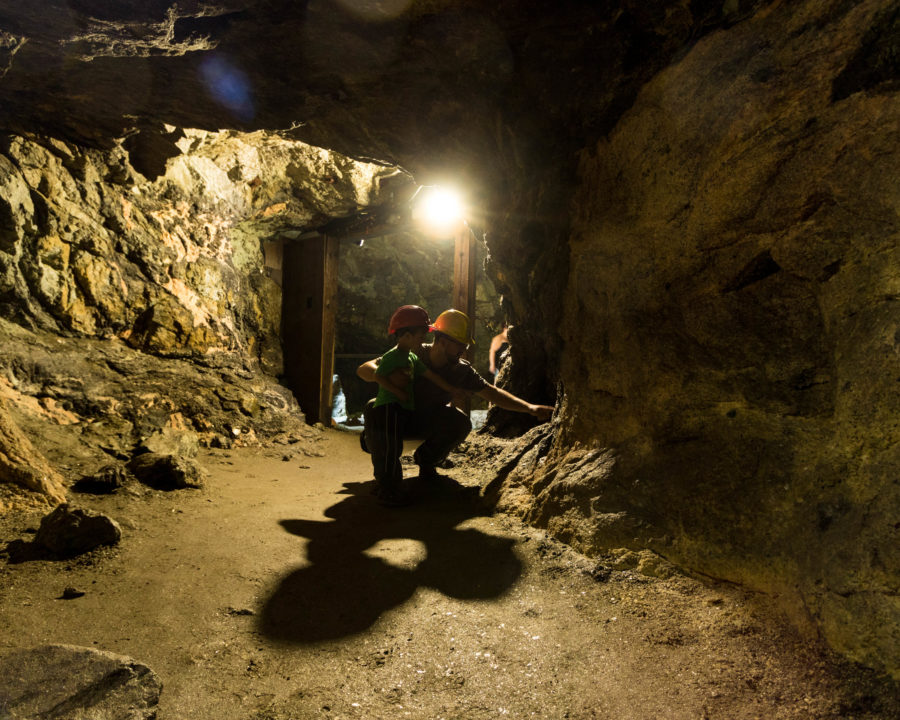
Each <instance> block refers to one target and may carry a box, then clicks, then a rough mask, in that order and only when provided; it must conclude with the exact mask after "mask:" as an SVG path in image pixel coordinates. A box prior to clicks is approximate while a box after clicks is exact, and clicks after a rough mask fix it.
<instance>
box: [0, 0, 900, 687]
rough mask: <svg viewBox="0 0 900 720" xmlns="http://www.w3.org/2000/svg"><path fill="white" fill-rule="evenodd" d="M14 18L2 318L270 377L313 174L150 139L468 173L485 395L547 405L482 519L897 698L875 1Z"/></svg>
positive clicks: (887, 205) (891, 398)
mask: <svg viewBox="0 0 900 720" xmlns="http://www.w3.org/2000/svg"><path fill="white" fill-rule="evenodd" d="M16 5H17V8H16V9H15V10H7V9H4V11H3V13H0V28H2V29H3V31H4V33H5V34H4V35H3V36H2V38H0V40H2V42H0V46H2V52H3V53H5V60H6V62H4V63H0V67H4V68H6V70H5V73H4V75H3V77H2V78H0V121H2V122H0V124H2V125H3V127H4V128H6V129H8V130H10V131H13V132H17V133H19V134H20V135H21V134H26V133H29V132H41V133H43V134H45V135H47V136H50V137H54V138H58V139H57V140H52V141H51V140H42V141H41V142H40V143H35V142H32V141H24V140H13V141H10V143H11V144H10V143H8V145H9V147H8V148H4V153H3V155H5V158H6V159H5V160H3V159H0V197H2V201H0V220H2V222H0V288H2V290H0V303H2V314H3V316H4V317H7V318H12V319H14V320H16V322H18V323H20V324H23V325H32V326H34V327H37V328H43V329H51V330H55V331H57V332H66V333H72V334H75V335H85V336H103V335H104V334H113V335H115V336H117V337H119V338H123V339H125V341H126V342H128V343H131V345H132V346H133V347H134V348H138V349H141V350H146V351H147V352H150V353H155V354H160V355H166V354H179V353H185V352H186V353H188V354H190V353H196V354H202V353H209V352H210V351H213V350H223V349H230V350H235V349H238V348H239V349H240V351H241V352H242V353H245V354H246V355H247V356H248V357H250V358H254V359H256V361H258V362H259V363H260V365H261V366H262V367H264V368H273V367H275V366H277V364H278V357H277V348H276V347H275V345H276V344H275V342H274V338H275V337H276V335H275V332H276V327H277V322H276V320H275V318H276V316H277V309H276V308H277V304H278V301H277V291H276V290H275V289H274V288H273V286H272V284H271V283H270V282H269V281H268V279H267V278H266V277H265V273H264V272H263V270H262V259H261V256H260V254H259V251H258V248H259V241H260V239H264V238H265V237H267V236H268V235H269V234H270V233H274V232H277V230H276V228H277V227H278V226H281V227H282V228H283V227H284V226H287V225H292V226H294V227H296V226H306V225H314V224H315V222H314V218H313V215H315V212H317V211H312V210H303V209H302V207H301V204H298V202H297V198H296V197H295V196H294V193H295V191H294V189H295V188H296V187H298V186H303V187H306V186H316V183H317V182H319V180H317V179H320V178H322V177H323V176H322V175H320V174H318V173H317V172H312V171H306V170H303V171H299V172H297V173H295V174H292V172H291V171H290V169H289V168H290V163H287V162H286V163H284V164H283V165H279V166H278V167H277V168H276V169H274V170H272V169H267V171H266V172H265V173H264V178H263V179H264V180H266V182H265V183H264V184H261V185H256V184H255V177H254V172H252V171H250V170H249V169H248V168H252V167H254V162H255V161H254V160H252V158H250V159H245V160H242V161H241V163H239V166H240V167H239V168H238V169H235V168H237V166H236V165H235V164H233V163H232V164H229V162H230V161H229V162H222V158H226V157H229V156H230V155H229V154H233V155H234V156H241V157H242V158H247V157H250V156H252V155H253V153H254V152H256V150H254V149H253V148H249V147H245V148H243V149H231V150H228V151H223V152H222V153H221V154H220V153H219V152H218V151H216V152H212V151H211V152H209V153H204V152H202V150H203V144H204V142H205V141H203V140H200V141H199V144H198V145H197V146H196V148H195V149H196V150H197V151H198V153H199V155H198V156H195V157H186V158H179V157H177V155H179V153H182V151H183V149H184V148H183V147H182V145H183V142H184V140H185V139H184V138H182V137H181V136H180V134H179V132H177V131H172V130H171V129H169V128H167V127H165V125H164V124H165V123H168V124H169V125H171V126H175V127H202V128H206V129H208V130H217V129H219V128H236V129H240V130H246V131H255V130H259V129H263V128H266V129H270V130H279V131H281V135H280V136H279V137H281V138H282V139H297V140H304V141H308V142H312V143H316V144H319V145H322V146H325V147H329V148H332V149H334V150H337V151H340V152H343V153H345V154H348V155H352V156H357V157H368V158H377V159H378V160H379V161H382V162H385V163H389V164H391V163H392V164H396V165H400V166H402V167H404V168H405V169H407V170H410V171H412V172H413V173H414V174H415V176H416V179H417V180H418V181H420V182H433V181H435V180H437V179H440V178H441V177H442V176H443V175H444V174H451V175H453V176H455V177H457V178H461V179H462V181H463V182H465V183H468V184H469V187H470V188H471V190H472V194H473V195H474V199H475V200H476V201H477V202H478V203H479V204H480V205H481V206H482V209H483V210H484V211H485V212H484V216H483V217H479V218H478V219H479V221H480V222H482V223H483V225H484V226H485V228H486V229H487V233H488V245H489V253H490V255H489V261H488V266H489V270H490V273H491V274H492V276H493V277H494V279H495V281H496V283H497V286H498V289H499V290H500V291H501V292H502V293H503V296H504V302H505V305H506V309H507V312H508V314H509V317H510V319H511V320H512V321H513V323H514V324H515V325H516V332H515V333H514V334H513V335H512V336H511V337H512V341H513V342H512V348H513V353H512V354H513V356H512V363H511V373H510V377H509V381H510V388H511V389H512V390H513V391H515V392H518V393H521V394H523V395H525V396H527V397H529V399H533V400H544V401H547V400H550V401H552V399H553V398H554V397H555V396H556V393H557V391H559V393H560V395H559V399H560V402H561V412H560V422H559V426H558V428H556V430H557V432H556V434H555V436H554V437H552V438H550V437H547V438H545V439H544V440H542V441H540V442H537V443H536V444H534V445H533V446H532V451H530V452H529V453H527V454H526V455H527V456H526V457H523V459H522V462H521V463H520V466H519V468H518V469H517V470H512V471H510V472H509V474H508V476H507V477H506V479H505V481H504V483H503V484H501V485H500V486H499V488H498V498H499V502H500V503H501V506H503V507H506V508H507V509H509V510H511V511H516V512H519V513H521V514H522V515H523V516H525V517H527V518H528V519H529V520H530V521H531V522H534V523H536V524H539V525H543V526H545V527H548V528H550V529H551V530H552V532H554V533H555V534H556V535H558V536H559V537H561V538H564V539H566V540H567V541H569V542H571V543H573V544H574V545H576V546H578V547H580V548H583V549H585V550H589V551H593V550H597V549H600V548H603V547H607V546H609V545H619V546H622V545H625V546H630V547H634V548H643V547H650V548H653V549H656V550H658V551H659V552H661V553H662V554H664V555H666V556H667V557H670V558H671V559H674V560H677V561H679V562H681V563H683V564H685V565H688V566H690V567H692V568H694V569H696V570H699V571H702V572H705V573H709V574H712V575H717V576H720V577H723V578H727V579H729V580H734V581H739V582H744V583H747V584H748V585H750V586H752V587H757V588H762V589H766V590H774V591H777V592H779V593H781V594H782V597H785V598H786V602H787V603H788V604H789V605H790V606H791V607H792V608H793V609H794V610H795V611H796V612H797V613H798V615H799V614H802V613H808V614H809V616H810V617H811V618H812V620H813V621H814V622H815V623H816V624H817V625H818V626H819V627H820V628H821V629H822V631H823V633H824V635H825V637H826V638H827V639H828V640H829V641H830V642H831V643H832V644H833V645H834V646H835V647H836V648H838V649H839V650H840V651H842V652H844V653H845V654H846V655H848V656H849V657H852V658H855V659H858V660H860V661H862V662H865V663H867V664H869V665H871V666H874V667H877V668H880V669H884V670H887V671H888V672H890V673H893V674H894V675H895V676H900V656H898V654H897V653H898V650H897V648H900V637H898V633H900V603H898V600H897V587H898V585H900V557H898V555H897V548H898V547H900V545H898V543H897V533H898V529H897V527H896V523H897V509H898V507H900V496H898V493H900V491H898V485H897V482H896V476H897V466H898V461H900V457H898V456H897V455H898V450H897V448H898V447H900V444H898V442H897V441H898V439H900V438H898V432H900V431H898V425H897V421H896V408H897V407H898V400H900V398H898V388H900V385H898V383H897V378H898V377H900V368H898V353H897V342H898V339H897V329H898V324H900V318H898V314H897V313H898V310H897V309H896V307H895V306H896V305H897V303H896V297H897V285H898V282H900V280H898V275H897V272H898V271H897V268H898V267H900V263H898V260H900V258H898V257H897V250H896V245H897V243H896V240H897V231H898V228H897V216H898V212H897V207H898V200H897V197H896V187H897V183H896V172H895V168H896V167H898V160H900V158H898V157H897V143H896V137H897V131H898V129H900V128H898V122H900V105H898V100H897V97H898V95H897V92H896V87H897V77H898V75H900V71H898V68H897V64H896V53H894V52H893V51H892V48H896V46H897V41H898V37H900V30H898V29H897V28H898V17H897V12H896V8H895V7H894V4H893V3H891V2H888V0H862V1H861V2H855V3H848V2H844V1H842V0H834V1H828V2H822V1H821V0H805V1H804V0H800V1H798V2H791V3H776V2H772V3H767V2H762V1H759V2H748V1H745V0H738V1H734V2H722V3H715V2H692V3H685V2H683V1H681V0H672V1H671V2H664V1H660V2H647V1H642V2H636V1H635V2H628V1H627V0H623V1H622V2H619V3H611V4H600V3H598V4H594V5H596V6H595V7H590V8H586V7H583V5H586V4H583V3H572V4H563V5H562V6H559V7H557V6H553V7H552V9H550V10H547V11H546V15H539V16H536V15H535V14H534V13H535V10H534V7H532V6H535V7H537V6H539V5H540V4H537V5H535V4H534V3H518V2H516V1H515V0H509V1H508V2H500V3H496V4H473V6H472V7H462V6H461V5H460V6H457V7H452V6H451V5H450V4H443V5H442V6H441V8H437V7H436V6H435V5H434V4H433V3H428V2H420V3H418V2H414V3H412V4H411V5H410V7H409V9H408V10H407V11H406V12H405V14H403V15H400V16H397V17H393V18H387V17H383V16H382V17H379V18H377V19H373V18H365V17H362V16H359V15H355V14H353V13H352V12H350V11H349V10H341V9H340V7H338V6H337V5H331V4H329V3H327V2H322V3H295V2H287V1H285V2H266V3H264V4H263V3H254V2H250V1H249V0H247V1H245V2H241V1H240V0H234V1H231V0H223V1H222V2H220V3H216V4H210V3H204V4H203V5H202V6H197V7H196V8H195V7H194V6H193V5H191V4H190V3H187V4H179V6H178V7H177V8H175V7H174V6H173V7H172V9H169V7H168V5H167V4H166V3H162V4H160V3H106V2H90V0H86V1H85V2H79V3H77V4H76V3H68V4H67V5H66V6H65V8H63V6H62V5H60V4H57V5H56V6H54V7H53V8H51V9H47V8H44V7H43V6H42V5H41V4H39V3H31V4H25V3H18V4H16ZM482 5H483V6H484V7H483V8H482V7H481V6H482ZM18 6H21V7H18ZM488 6H489V7H488ZM526 6H527V7H526ZM548 7H549V6H548ZM540 12H542V11H540ZM229 87H231V88H232V90H233V94H222V93H221V92H218V91H221V90H223V89H228V88H229ZM129 133H131V134H129ZM124 135H128V137H127V138H125V140H124V141H123V143H124V144H123V145H122V148H123V149H118V147H119V146H118V145H117V144H116V142H117V138H122V137H123V136H124ZM60 139H65V140H66V141H68V142H71V141H80V142H82V143H86V144H88V145H92V146H95V147H103V148H105V150H103V151H102V153H101V151H99V150H85V149H83V148H80V149H79V148H75V147H74V146H71V145H64V144H62V142H61V141H60ZM187 140H188V141H189V142H191V143H193V142H194V140H192V139H191V138H190V137H188V138H187ZM125 152H127V153H128V156H127V161H126V157H125V154H124V153H125ZM167 159H168V160H169V162H168V165H167V163H166V161H167ZM260 167H263V165H260ZM265 167H267V168H268V166H265ZM134 168H137V171H135V170H134ZM166 168H168V171H166ZM135 172H139V173H141V175H142V177H140V178H139V177H137V176H136V175H135ZM166 172H168V174H166ZM157 177H159V179H157ZM279 178H281V179H287V181H286V182H279ZM325 184H327V183H320V185H322V187H323V189H324V185H325ZM132 186H139V187H141V188H142V190H141V192H140V193H138V194H135V193H134V192H132V191H131V187H132ZM353 187H354V188H356V187H358V185H356V184H354V185H353ZM200 188H202V190H201V189H200ZM356 192H357V191H356V190H351V189H350V187H349V186H346V187H345V188H344V189H343V190H341V192H339V193H338V195H340V197H341V198H345V197H350V196H352V198H353V199H352V200H348V201H347V202H346V203H344V201H343V200H340V199H336V200H335V203H336V204H335V205H328V207H330V208H331V209H329V210H325V211H323V213H324V215H331V216H338V215H340V214H342V212H340V211H341V210H342V209H344V210H346V209H349V208H352V207H355V206H356V205H358V204H363V203H364V202H369V201H371V197H370V196H367V197H366V199H365V200H364V199H363V198H362V197H361V196H358V195H355V194H354V193H356ZM323 197H324V196H323ZM342 203H344V204H342ZM326 205H327V203H326ZM239 217H240V218H252V219H253V222H252V223H250V224H247V225H245V224H242V222H243V221H240V222H239V221H238V220H237V218H239ZM229 218H231V219H232V221H233V222H232V224H231V225H230V226H228V227H225V225H223V224H222V223H223V219H224V220H225V221H226V222H227V221H228V219H229ZM225 238H227V242H225V241H224V239H225ZM138 298H140V300H138ZM241 343H244V344H243V345H242V344H241ZM133 415H134V416H135V417H140V414H139V413H133Z"/></svg>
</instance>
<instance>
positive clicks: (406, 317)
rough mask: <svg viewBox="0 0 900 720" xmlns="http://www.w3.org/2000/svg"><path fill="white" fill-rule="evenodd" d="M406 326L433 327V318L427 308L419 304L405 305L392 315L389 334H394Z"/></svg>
mask: <svg viewBox="0 0 900 720" xmlns="http://www.w3.org/2000/svg"><path fill="white" fill-rule="evenodd" d="M406 327H428V328H430V327H431V319H430V318H429V317H428V313H427V312H425V308H420V307H419V306H418V305H403V306H402V307H399V308H397V310H396V311H395V312H394V314H393V315H391V322H390V323H389V324H388V334H389V335H393V334H394V333H395V332H397V331H398V330H399V329H400V328H406Z"/></svg>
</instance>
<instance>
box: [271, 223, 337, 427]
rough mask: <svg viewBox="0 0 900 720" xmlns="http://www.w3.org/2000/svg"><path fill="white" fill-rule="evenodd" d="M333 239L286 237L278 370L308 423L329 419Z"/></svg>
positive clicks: (325, 422) (334, 268)
mask: <svg viewBox="0 0 900 720" xmlns="http://www.w3.org/2000/svg"><path fill="white" fill-rule="evenodd" d="M339 243H340V241H339V239H338V238H336V237H333V236H331V235H320V234H316V235H314V236H312V237H305V238H300V239H298V240H292V241H286V242H285V243H284V256H283V266H282V271H283V280H282V282H283V284H282V302H281V336H282V342H283V344H284V375H285V379H286V380H287V385H288V387H289V388H291V390H293V392H294V396H295V397H296V398H297V402H299V403H300V409H301V410H303V414H304V415H305V416H306V422H308V423H309V424H310V425H312V424H314V423H317V422H321V423H322V424H323V425H325V426H326V427H328V426H329V425H330V424H331V386H332V377H333V373H334V333H335V315H336V313H337V287H338V283H337V273H338V246H339Z"/></svg>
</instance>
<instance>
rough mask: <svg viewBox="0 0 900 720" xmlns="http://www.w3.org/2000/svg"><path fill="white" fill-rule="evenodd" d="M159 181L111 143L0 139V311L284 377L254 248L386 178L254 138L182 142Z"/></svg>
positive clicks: (191, 136)
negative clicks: (229, 358) (233, 359)
mask: <svg viewBox="0 0 900 720" xmlns="http://www.w3.org/2000/svg"><path fill="white" fill-rule="evenodd" d="M178 146H179V148H180V149H181V150H182V151H183V153H184V154H181V155H179V156H178V157H177V158H175V159H173V160H171V161H170V162H169V164H168V166H167V169H166V172H165V173H164V174H163V175H162V176H161V177H160V178H154V179H153V181H150V180H148V179H146V178H145V177H143V176H142V175H141V174H140V173H138V172H137V171H136V170H135V169H134V167H133V166H132V165H131V163H130V162H129V155H128V153H127V152H126V151H125V150H124V149H123V148H122V147H121V146H116V147H115V148H113V149H111V150H108V151H99V150H89V149H84V148H78V147H74V146H71V145H67V144H65V143H62V142H59V141H57V140H51V139H46V138H34V139H26V138H23V137H13V136H9V137H6V138H3V139H2V141H0V156H2V161H0V188H3V192H0V218H7V221H6V223H5V225H4V227H5V230H4V231H3V232H2V233H0V235H2V241H0V311H2V314H3V316H4V317H7V318H12V319H15V320H16V321H17V322H19V323H21V324H25V325H29V326H31V327H35V328H41V329H45V330H52V331H55V332H63V333H67V334H69V333H74V334H78V335H82V336H88V337H111V336H115V337H118V338H120V339H122V340H124V341H125V342H127V343H128V344H129V345H131V346H132V347H134V348H137V349H140V350H142V351H145V352H147V353H151V354H155V355H163V356H175V357H185V356H190V355H195V354H208V353H213V352H220V353H221V352H237V353H241V355H243V356H244V358H245V360H246V361H248V362H256V363H258V364H259V365H260V366H261V367H262V368H263V369H264V370H267V371H269V372H270V373H272V374H275V373H277V372H280V370H281V346H280V340H279V324H280V318H281V299H280V292H279V289H278V286H277V284H276V283H275V281H273V280H272V279H270V278H269V277H268V275H267V273H266V266H265V258H264V257H263V245H262V243H263V241H265V240H267V239H272V238H277V237H279V236H280V234H281V233H288V232H290V231H291V230H292V229H293V230H294V233H295V234H297V233H298V229H302V228H304V227H307V226H313V227H315V226H316V225H320V224H323V223H324V222H326V221H327V220H328V219H329V218H331V217H334V216H341V215H347V214H353V213H355V212H357V210H358V209H359V208H361V207H364V206H367V205H370V204H375V203H377V202H378V200H379V192H380V179H382V178H390V177H393V176H396V175H397V171H396V170H393V169H390V168H384V167H382V166H378V165H372V164H361V163H353V162H351V161H349V160H347V159H346V158H342V157H340V156H337V155H334V154H332V153H329V152H328V151H327V150H322V149H319V148H311V147H308V146H305V145H302V144H299V143H291V142H286V141H284V140H281V139H280V138H279V137H278V136H268V135H264V134H262V133H260V134H258V135H257V136H255V137H238V136H234V135H233V134H211V133H204V132H200V131H188V132H187V134H184V133H182V138H181V139H180V140H179V141H178Z"/></svg>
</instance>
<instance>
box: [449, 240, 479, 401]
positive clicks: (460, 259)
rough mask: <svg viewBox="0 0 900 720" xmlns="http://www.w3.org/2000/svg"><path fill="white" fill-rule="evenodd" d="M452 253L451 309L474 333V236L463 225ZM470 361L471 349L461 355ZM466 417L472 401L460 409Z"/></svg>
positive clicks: (471, 332)
mask: <svg viewBox="0 0 900 720" xmlns="http://www.w3.org/2000/svg"><path fill="white" fill-rule="evenodd" d="M454 241H455V249H454V253H453V307H454V308H456V309H457V310H461V311H462V312H464V313H465V314H466V315H468V316H469V333H470V335H471V336H473V337H474V331H475V260H476V255H477V254H476V252H475V234H474V233H473V232H472V231H471V230H469V228H468V227H467V226H465V225H463V226H462V227H461V228H460V230H459V232H457V233H456V236H455V238H454ZM463 357H465V359H466V360H468V361H469V362H471V361H472V348H471V347H469V349H468V350H466V352H465V354H464V355H463ZM460 410H462V411H463V412H464V413H466V415H469V414H471V412H472V401H471V400H470V399H467V400H466V401H465V403H464V404H463V407H461V408H460Z"/></svg>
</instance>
